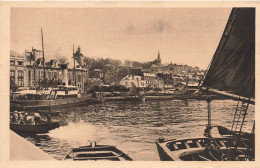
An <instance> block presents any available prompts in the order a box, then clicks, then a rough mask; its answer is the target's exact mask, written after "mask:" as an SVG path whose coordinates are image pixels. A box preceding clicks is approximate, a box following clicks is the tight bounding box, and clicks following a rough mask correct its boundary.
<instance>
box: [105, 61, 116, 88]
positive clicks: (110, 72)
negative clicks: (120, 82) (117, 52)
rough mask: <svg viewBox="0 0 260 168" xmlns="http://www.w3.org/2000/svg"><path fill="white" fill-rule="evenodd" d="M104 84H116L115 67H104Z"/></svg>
mask: <svg viewBox="0 0 260 168" xmlns="http://www.w3.org/2000/svg"><path fill="white" fill-rule="evenodd" d="M104 71H105V73H104V82H105V83H106V84H113V83H115V82H116V67H115V65H112V64H106V65H105V66H104Z"/></svg>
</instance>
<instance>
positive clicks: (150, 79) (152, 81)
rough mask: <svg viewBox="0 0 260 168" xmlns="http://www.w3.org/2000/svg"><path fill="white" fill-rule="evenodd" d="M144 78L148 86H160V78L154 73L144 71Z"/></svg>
mask: <svg viewBox="0 0 260 168" xmlns="http://www.w3.org/2000/svg"><path fill="white" fill-rule="evenodd" d="M144 80H145V81H146V86H147V87H151V88H156V87H159V83H160V82H159V80H160V78H158V77H157V76H156V74H154V73H144Z"/></svg>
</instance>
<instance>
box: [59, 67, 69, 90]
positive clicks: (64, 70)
mask: <svg viewBox="0 0 260 168" xmlns="http://www.w3.org/2000/svg"><path fill="white" fill-rule="evenodd" d="M60 67H61V71H62V83H65V85H68V64H60Z"/></svg>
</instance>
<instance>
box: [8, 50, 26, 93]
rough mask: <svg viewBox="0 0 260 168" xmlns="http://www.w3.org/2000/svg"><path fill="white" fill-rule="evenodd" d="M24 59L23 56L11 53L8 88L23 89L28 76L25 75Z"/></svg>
mask: <svg viewBox="0 0 260 168" xmlns="http://www.w3.org/2000/svg"><path fill="white" fill-rule="evenodd" d="M25 64H26V58H25V56H21V55H18V54H16V53H14V52H11V55H10V87H11V88H12V87H23V86H24V83H26V82H25V81H27V80H28V79H27V78H28V76H26V75H24V74H25V73H26V71H27V70H26V67H25Z"/></svg>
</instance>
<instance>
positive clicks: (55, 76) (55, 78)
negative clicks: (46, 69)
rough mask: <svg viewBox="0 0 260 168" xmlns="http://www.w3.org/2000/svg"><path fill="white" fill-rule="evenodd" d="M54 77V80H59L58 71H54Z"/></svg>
mask: <svg viewBox="0 0 260 168" xmlns="http://www.w3.org/2000/svg"><path fill="white" fill-rule="evenodd" d="M53 78H54V80H57V72H54V75H53Z"/></svg>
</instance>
